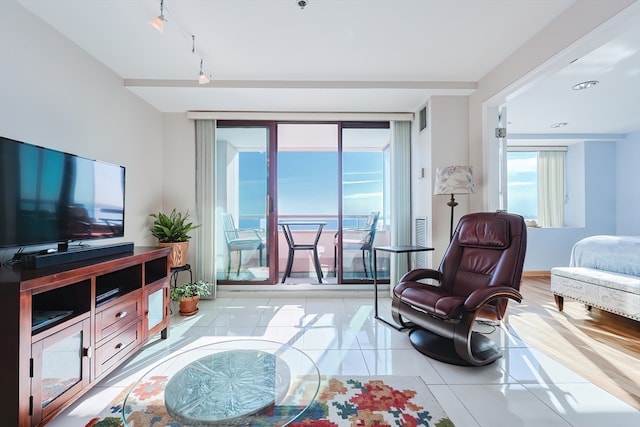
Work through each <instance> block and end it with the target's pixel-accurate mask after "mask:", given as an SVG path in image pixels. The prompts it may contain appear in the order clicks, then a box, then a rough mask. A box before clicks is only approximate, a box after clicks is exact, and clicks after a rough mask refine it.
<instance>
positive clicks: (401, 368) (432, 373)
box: [362, 349, 444, 384]
mask: <svg viewBox="0 0 640 427" xmlns="http://www.w3.org/2000/svg"><path fill="white" fill-rule="evenodd" d="M362 355H363V357H364V360H365V363H366V364H367V369H368V370H369V374H370V375H413V376H415V375H419V376H421V377H422V378H423V379H424V381H425V382H426V383H427V384H444V380H443V379H442V377H441V376H440V375H439V374H438V372H437V371H436V370H435V369H434V368H433V366H432V364H431V362H430V361H429V360H428V359H427V357H426V356H424V355H422V354H420V353H419V352H417V351H415V350H413V349H406V350H398V349H394V350H391V349H387V350H363V351H362Z"/></svg>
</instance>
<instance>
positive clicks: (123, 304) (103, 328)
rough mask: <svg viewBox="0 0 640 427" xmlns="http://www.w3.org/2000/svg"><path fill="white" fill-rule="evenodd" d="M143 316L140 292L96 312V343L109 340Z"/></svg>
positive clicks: (128, 295)
mask: <svg viewBox="0 0 640 427" xmlns="http://www.w3.org/2000/svg"><path fill="white" fill-rule="evenodd" d="M141 315H142V309H141V306H140V292H131V293H130V294H127V295H125V296H123V297H120V298H119V299H118V300H116V301H114V303H113V304H111V305H109V306H108V307H106V308H104V309H103V310H101V311H97V312H96V342H100V341H101V340H102V339H104V338H107V337H108V336H109V335H111V334H113V333H115V332H117V331H118V330H120V329H121V328H123V327H124V326H126V325H127V324H128V323H131V322H133V321H135V320H138V319H139V318H140V316H141Z"/></svg>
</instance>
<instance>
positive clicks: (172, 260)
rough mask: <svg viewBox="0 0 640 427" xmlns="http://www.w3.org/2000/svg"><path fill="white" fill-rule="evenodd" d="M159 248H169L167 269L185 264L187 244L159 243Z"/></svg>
mask: <svg viewBox="0 0 640 427" xmlns="http://www.w3.org/2000/svg"><path fill="white" fill-rule="evenodd" d="M159 246H161V247H163V248H166V247H170V248H171V252H170V253H169V267H171V268H174V267H182V266H183V265H185V264H186V263H187V252H188V251H189V242H173V243H159Z"/></svg>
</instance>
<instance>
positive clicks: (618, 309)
mask: <svg viewBox="0 0 640 427" xmlns="http://www.w3.org/2000/svg"><path fill="white" fill-rule="evenodd" d="M551 291H552V292H553V294H554V297H555V300H556V305H557V306H558V310H560V311H562V308H563V301H564V297H567V298H571V299H574V300H577V301H580V302H582V303H584V304H586V305H587V307H588V308H589V309H590V308H591V307H597V308H600V309H602V310H606V311H609V312H611V313H615V314H619V315H621V316H625V317H629V318H631V319H634V320H638V321H640V277H636V276H629V275H626V274H622V273H613V272H610V271H605V270H597V269H594V268H586V267H554V268H552V269H551Z"/></svg>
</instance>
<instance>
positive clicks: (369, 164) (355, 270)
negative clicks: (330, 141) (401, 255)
mask: <svg viewBox="0 0 640 427" xmlns="http://www.w3.org/2000/svg"><path fill="white" fill-rule="evenodd" d="M390 141H391V137H390V132H389V124H388V123H343V124H342V138H341V176H340V177H341V190H342V191H341V206H340V207H341V209H340V211H341V216H340V217H341V224H342V228H341V231H340V232H339V233H338V237H339V238H338V239H336V253H337V256H336V259H337V260H338V262H337V266H336V269H337V272H338V280H339V282H340V283H361V282H371V281H372V280H373V264H374V263H373V248H374V246H383V245H388V244H389V242H390V237H389V227H388V224H389V203H388V200H389V196H388V188H389V173H388V171H389V162H390V156H389V148H390ZM387 260H388V258H387V257H386V256H384V255H383V256H382V257H381V259H379V260H378V263H377V266H378V270H379V271H378V277H379V278H384V277H387V278H388V277H389V273H388V271H389V265H388V262H387Z"/></svg>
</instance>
